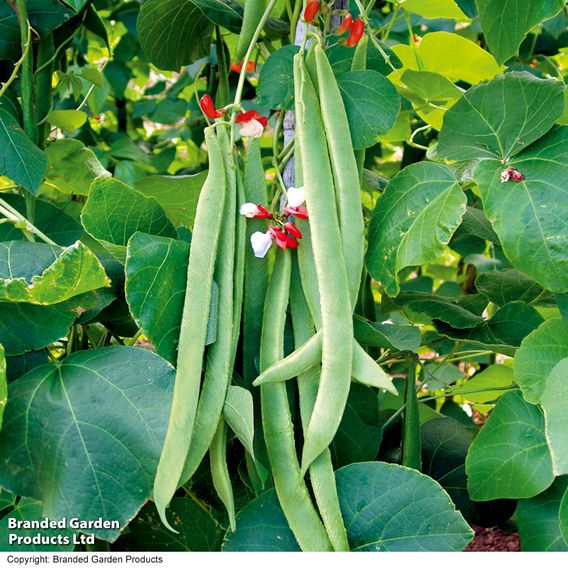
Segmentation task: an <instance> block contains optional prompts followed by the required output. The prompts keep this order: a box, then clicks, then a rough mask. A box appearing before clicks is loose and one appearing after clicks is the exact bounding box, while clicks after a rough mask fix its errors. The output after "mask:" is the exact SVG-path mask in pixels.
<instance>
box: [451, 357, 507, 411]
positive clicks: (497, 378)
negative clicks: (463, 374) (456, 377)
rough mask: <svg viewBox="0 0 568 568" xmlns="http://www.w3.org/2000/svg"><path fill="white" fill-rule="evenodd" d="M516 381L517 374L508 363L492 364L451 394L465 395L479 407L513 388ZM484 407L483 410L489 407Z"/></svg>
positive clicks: (454, 389)
mask: <svg viewBox="0 0 568 568" xmlns="http://www.w3.org/2000/svg"><path fill="white" fill-rule="evenodd" d="M514 383H515V376H514V373H513V369H511V367H507V366H506V365H490V366H489V367H487V368H486V369H484V370H483V371H481V372H479V373H476V374H475V375H473V377H472V378H471V379H468V380H467V382H466V383H465V384H464V385H462V386H459V387H457V388H453V389H452V390H451V395H452V396H463V398H465V400H467V401H469V402H473V403H474V404H475V406H476V407H478V406H479V405H486V404H487V403H491V402H493V401H495V400H497V399H498V398H499V397H500V396H502V395H503V394H504V393H505V392H506V391H505V390H504V389H506V388H512V387H513V385H514ZM491 389H498V390H491ZM500 389H503V390H500ZM470 391H483V392H470ZM482 408H483V410H487V407H482ZM489 408H491V407H489ZM480 410H481V409H480Z"/></svg>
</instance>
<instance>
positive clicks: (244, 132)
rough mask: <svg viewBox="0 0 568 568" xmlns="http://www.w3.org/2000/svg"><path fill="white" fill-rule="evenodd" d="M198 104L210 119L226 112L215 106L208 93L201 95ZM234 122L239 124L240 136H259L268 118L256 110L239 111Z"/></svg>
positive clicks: (214, 118) (219, 116) (221, 115)
mask: <svg viewBox="0 0 568 568" xmlns="http://www.w3.org/2000/svg"><path fill="white" fill-rule="evenodd" d="M199 106H200V107H201V110H202V111H203V114H204V115H205V116H206V117H207V118H210V119H212V120H216V119H217V118H221V117H223V116H225V115H226V114H227V112H226V111H225V109H218V108H215V103H214V102H213V99H212V98H211V96H210V95H203V96H202V97H201V99H200V100H199ZM236 122H237V124H240V126H241V131H240V134H241V136H251V137H253V138H260V137H261V136H262V133H263V132H264V129H265V128H266V125H267V124H268V119H267V118H266V117H265V116H262V115H260V114H259V113H258V112H256V110H249V111H246V112H239V113H238V114H237V119H236Z"/></svg>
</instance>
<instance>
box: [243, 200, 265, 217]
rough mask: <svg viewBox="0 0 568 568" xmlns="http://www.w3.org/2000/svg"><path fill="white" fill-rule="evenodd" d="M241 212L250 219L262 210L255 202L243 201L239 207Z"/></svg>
mask: <svg viewBox="0 0 568 568" xmlns="http://www.w3.org/2000/svg"><path fill="white" fill-rule="evenodd" d="M239 213H240V214H241V215H244V216H245V217H248V218H249V219H254V217H256V216H257V215H258V214H259V213H260V211H259V210H258V207H257V206H256V205H255V204H254V203H243V204H242V205H241V207H240V209H239Z"/></svg>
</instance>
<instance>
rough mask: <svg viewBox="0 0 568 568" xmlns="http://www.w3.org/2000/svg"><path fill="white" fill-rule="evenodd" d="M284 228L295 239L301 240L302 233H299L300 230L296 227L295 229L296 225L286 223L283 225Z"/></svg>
mask: <svg viewBox="0 0 568 568" xmlns="http://www.w3.org/2000/svg"><path fill="white" fill-rule="evenodd" d="M284 228H285V229H286V231H288V232H289V233H290V234H291V235H292V236H293V237H296V238H297V239H301V238H302V231H300V229H298V227H296V225H294V223H286V224H285V225H284Z"/></svg>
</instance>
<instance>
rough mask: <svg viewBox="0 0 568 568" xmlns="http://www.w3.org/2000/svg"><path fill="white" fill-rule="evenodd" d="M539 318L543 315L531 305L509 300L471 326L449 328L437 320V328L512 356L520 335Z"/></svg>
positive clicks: (461, 339) (527, 331)
mask: <svg viewBox="0 0 568 568" xmlns="http://www.w3.org/2000/svg"><path fill="white" fill-rule="evenodd" d="M542 321H543V319H542V316H541V315H540V314H539V312H538V311H537V310H536V309H535V308H533V307H532V306H529V305H528V304H525V303H524V302H510V303H509V304H505V305H504V306H502V307H501V308H499V309H498V310H496V311H495V313H494V314H493V315H492V316H491V317H490V318H489V319H488V320H486V321H484V322H483V323H481V324H480V325H478V326H476V327H474V328H472V329H452V328H451V327H450V326H448V325H447V324H443V323H436V330H437V331H438V333H441V334H443V335H445V336H446V337H449V338H450V339H456V340H458V341H463V342H465V343H468V344H470V345H475V346H479V347H481V348H483V349H490V350H492V351H495V352H496V353H503V354H505V355H509V356H513V355H514V354H515V351H516V349H517V348H518V347H519V346H520V345H521V342H522V341H523V339H524V338H525V337H526V336H527V335H528V334H529V333H531V332H532V331H534V330H535V329H536V328H537V327H538V326H539V325H540V324H541V323H542Z"/></svg>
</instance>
